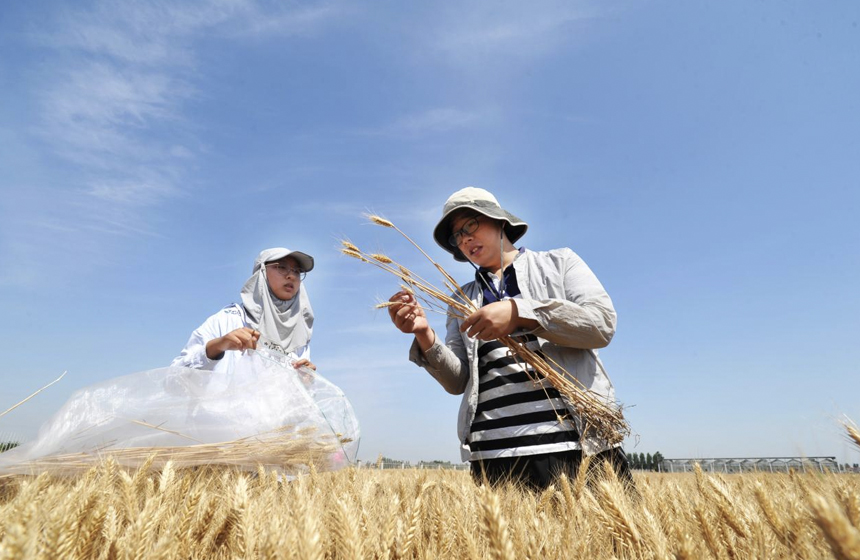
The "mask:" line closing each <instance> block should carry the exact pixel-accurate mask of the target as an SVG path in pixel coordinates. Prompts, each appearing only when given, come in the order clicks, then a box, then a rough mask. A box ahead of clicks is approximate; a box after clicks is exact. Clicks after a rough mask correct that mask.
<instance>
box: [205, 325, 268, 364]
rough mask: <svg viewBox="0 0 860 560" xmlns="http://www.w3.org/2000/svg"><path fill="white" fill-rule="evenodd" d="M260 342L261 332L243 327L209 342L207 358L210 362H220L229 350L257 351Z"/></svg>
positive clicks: (207, 344)
mask: <svg viewBox="0 0 860 560" xmlns="http://www.w3.org/2000/svg"><path fill="white" fill-rule="evenodd" d="M258 340H260V331H257V330H254V329H252V328H250V327H242V328H241V329H236V330H234V331H230V332H228V333H227V334H225V335H224V336H219V337H218V338H213V339H212V340H210V341H209V342H207V343H206V356H207V357H208V358H209V359H210V360H220V359H221V358H222V357H223V355H224V352H226V351H227V350H256V348H257V341H258Z"/></svg>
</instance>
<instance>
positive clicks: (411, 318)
mask: <svg viewBox="0 0 860 560" xmlns="http://www.w3.org/2000/svg"><path fill="white" fill-rule="evenodd" d="M388 301H391V302H395V305H389V306H388V316H389V317H390V318H391V322H392V323H394V326H395V327H397V328H398V329H400V332H404V333H406V334H416V333H419V332H426V331H427V330H428V329H429V328H430V323H428V322H427V316H426V315H425V314H424V308H423V307H421V304H420V303H418V301H417V300H416V299H415V296H413V295H412V294H410V293H409V292H407V291H404V290H401V291H399V292H397V293H396V294H394V295H393V296H391V297H390V298H388Z"/></svg>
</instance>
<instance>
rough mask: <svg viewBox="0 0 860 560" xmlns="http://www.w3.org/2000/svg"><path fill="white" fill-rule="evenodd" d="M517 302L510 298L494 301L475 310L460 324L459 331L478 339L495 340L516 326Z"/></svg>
mask: <svg viewBox="0 0 860 560" xmlns="http://www.w3.org/2000/svg"><path fill="white" fill-rule="evenodd" d="M518 319H519V314H518V313H517V304H515V303H514V302H513V301H512V300H509V299H506V300H504V301H496V302H493V303H490V304H487V305H485V306H484V307H482V308H480V309H479V310H477V311H475V312H474V313H472V314H471V315H469V316H468V317H466V320H465V321H463V324H462V325H460V332H465V333H466V334H467V335H469V336H470V337H471V338H477V339H478V340H496V339H497V338H501V337H503V336H506V335H509V334H511V333H512V332H514V330H515V329H516V328H517V320H518Z"/></svg>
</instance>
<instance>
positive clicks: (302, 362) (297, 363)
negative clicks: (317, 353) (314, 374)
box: [293, 358, 317, 371]
mask: <svg viewBox="0 0 860 560" xmlns="http://www.w3.org/2000/svg"><path fill="white" fill-rule="evenodd" d="M293 367H294V368H296V369H299V368H300V367H308V368H310V369H312V370H314V371H316V370H317V366H315V365H314V364H313V363H312V362H311V361H310V360H308V359H307V358H302V359H301V360H296V361H295V362H293Z"/></svg>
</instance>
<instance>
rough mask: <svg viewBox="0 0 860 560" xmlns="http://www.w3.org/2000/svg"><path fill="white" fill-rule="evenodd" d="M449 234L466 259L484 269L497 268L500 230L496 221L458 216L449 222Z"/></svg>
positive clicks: (464, 214)
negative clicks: (454, 239)
mask: <svg viewBox="0 0 860 560" xmlns="http://www.w3.org/2000/svg"><path fill="white" fill-rule="evenodd" d="M475 221H477V223H475ZM469 231H471V233H467V232H469ZM451 234H452V235H453V236H454V237H456V241H457V244H456V246H457V248H458V249H460V251H462V253H463V255H465V256H466V258H467V259H469V260H470V261H472V262H473V263H475V264H476V265H478V266H483V267H485V268H491V269H494V268H498V267H499V262H500V261H501V256H502V255H501V235H502V228H501V225H500V223H499V222H498V221H496V220H493V219H492V218H487V217H486V216H483V215H481V214H474V213H463V214H459V215H457V216H454V219H453V220H451Z"/></svg>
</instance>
